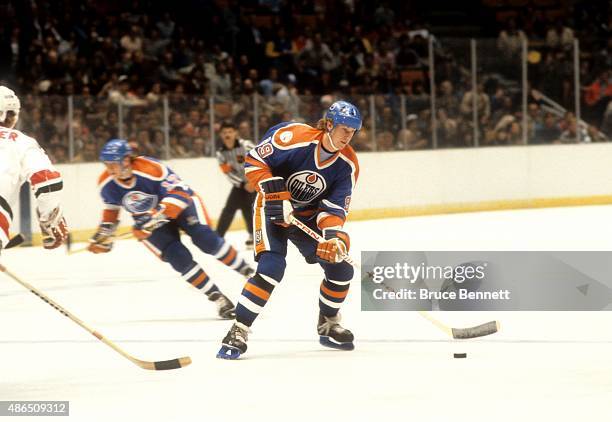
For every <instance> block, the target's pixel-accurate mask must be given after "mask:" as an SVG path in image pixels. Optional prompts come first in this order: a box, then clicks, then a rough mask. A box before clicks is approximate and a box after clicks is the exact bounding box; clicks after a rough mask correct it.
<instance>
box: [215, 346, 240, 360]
mask: <svg viewBox="0 0 612 422" xmlns="http://www.w3.org/2000/svg"><path fill="white" fill-rule="evenodd" d="M241 354H242V353H241V352H240V350H238V349H236V348H235V347H230V346H225V345H224V346H221V349H219V351H218V352H217V358H218V359H227V360H235V359H238V358H239V357H240V355H241Z"/></svg>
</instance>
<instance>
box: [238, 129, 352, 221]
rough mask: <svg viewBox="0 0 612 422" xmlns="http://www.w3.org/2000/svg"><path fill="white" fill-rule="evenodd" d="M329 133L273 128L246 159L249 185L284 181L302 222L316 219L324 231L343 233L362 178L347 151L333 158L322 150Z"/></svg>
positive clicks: (347, 149) (258, 188) (332, 155)
mask: <svg viewBox="0 0 612 422" xmlns="http://www.w3.org/2000/svg"><path fill="white" fill-rule="evenodd" d="M324 136H328V135H326V133H325V131H323V130H319V129H315V128H313V127H312V126H309V125H306V124H303V123H290V122H285V123H281V124H278V125H276V126H274V127H272V128H270V129H269V130H268V131H267V132H266V134H265V135H264V137H263V139H262V141H261V142H260V143H259V144H258V145H257V146H256V147H255V148H253V149H252V150H251V151H250V152H249V154H248V156H247V158H246V159H245V173H246V176H247V178H248V179H249V182H250V183H252V184H253V185H254V186H256V188H257V190H260V186H259V182H261V181H262V180H265V179H268V178H270V177H274V176H279V177H282V178H283V179H285V185H286V186H287V190H288V191H289V193H290V194H291V203H292V205H293V207H294V209H295V214H296V215H298V216H304V217H311V218H315V217H316V219H317V226H318V227H319V228H320V229H324V228H328V227H342V226H343V225H344V222H345V220H346V217H347V215H348V210H349V205H350V201H351V195H352V192H353V189H354V188H355V183H356V182H357V178H358V176H359V163H358V161H357V156H356V154H355V151H354V150H353V149H352V148H351V147H350V146H346V147H345V148H344V149H342V150H341V151H338V152H336V153H334V154H330V153H328V152H326V151H325V150H323V146H322V140H323V137H324Z"/></svg>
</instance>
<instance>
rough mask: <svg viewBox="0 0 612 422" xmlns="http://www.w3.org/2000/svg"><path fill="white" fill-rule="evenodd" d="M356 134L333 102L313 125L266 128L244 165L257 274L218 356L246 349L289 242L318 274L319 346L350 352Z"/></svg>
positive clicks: (344, 105)
mask: <svg viewBox="0 0 612 422" xmlns="http://www.w3.org/2000/svg"><path fill="white" fill-rule="evenodd" d="M359 129H361V114H360V113H359V110H358V109H357V107H355V106H354V105H352V104H350V103H348V102H346V101H336V102H335V103H333V104H332V105H331V107H330V108H329V109H328V110H327V112H326V114H325V117H324V118H323V119H321V120H320V121H319V122H318V123H317V127H316V128H314V127H312V126H309V125H306V124H302V123H291V122H285V123H281V124H279V125H276V126H274V127H272V128H270V129H269V130H268V131H267V132H266V134H265V135H264V138H263V140H262V141H261V142H260V143H259V144H258V145H257V146H256V147H255V148H253V149H252V150H251V151H250V152H249V154H248V156H247V158H246V160H245V172H246V176H247V178H248V180H249V183H251V184H252V185H253V186H256V189H257V197H256V199H255V206H254V215H253V221H254V229H255V259H256V261H257V263H258V265H257V272H256V273H255V275H254V276H252V277H251V278H249V280H248V281H247V283H246V284H245V286H244V289H243V290H242V295H241V296H240V299H239V300H238V305H237V306H236V322H235V323H234V325H233V326H232V327H231V329H230V330H229V332H228V333H227V335H226V336H225V338H224V339H223V341H222V346H221V349H220V350H219V352H218V354H217V357H219V358H223V359H236V358H238V357H239V356H240V355H241V354H243V353H245V352H246V350H247V344H246V342H247V335H248V332H249V328H250V327H251V325H252V324H253V322H254V321H255V318H257V316H258V315H259V313H260V312H261V311H262V309H263V307H264V306H265V304H266V303H267V302H268V299H269V298H270V295H271V294H272V291H273V290H274V288H275V287H276V286H278V284H279V283H280V282H281V280H282V279H283V276H284V274H285V267H286V261H285V257H286V255H287V242H288V241H291V242H292V243H293V244H294V245H295V246H296V247H297V248H298V249H299V251H300V253H301V254H302V255H303V256H304V258H305V260H306V262H308V263H310V264H314V263H318V264H319V265H320V266H321V268H322V269H323V272H324V275H325V277H324V279H323V281H322V282H321V285H320V290H319V319H318V323H317V332H318V334H319V336H320V339H319V340H320V342H321V344H322V345H324V346H328V347H332V348H337V349H342V350H352V349H353V348H354V345H353V334H352V333H351V332H350V331H349V330H347V329H346V328H344V327H342V326H341V325H340V315H339V310H340V307H341V306H342V303H343V302H344V300H345V298H346V296H347V294H348V290H349V285H350V282H351V279H352V278H353V267H352V266H351V265H349V264H347V263H346V262H344V261H343V260H342V258H341V257H342V256H343V255H344V254H346V253H347V251H348V250H349V247H350V240H349V235H348V233H347V232H346V231H344V230H343V225H344V222H345V220H346V216H347V214H348V209H349V204H350V199H351V194H352V191H353V188H354V187H355V183H356V181H357V177H358V175H359V164H358V163H357V157H356V155H355V152H354V151H353V149H352V148H351V147H350V146H349V142H350V141H351V139H352V137H353V135H354V134H355V133H356V132H357V131H358V130H359ZM291 215H293V216H295V217H296V218H298V219H299V220H300V221H302V222H303V223H305V224H306V225H308V227H310V228H311V229H313V230H316V231H317V232H319V233H321V234H322V236H323V237H324V238H325V242H322V243H317V242H316V241H315V240H313V239H312V238H311V237H310V236H308V235H306V234H305V233H304V232H302V231H301V230H300V229H299V228H297V227H295V226H293V225H290V217H291Z"/></svg>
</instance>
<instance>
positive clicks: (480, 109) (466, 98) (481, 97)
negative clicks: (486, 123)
mask: <svg viewBox="0 0 612 422" xmlns="http://www.w3.org/2000/svg"><path fill="white" fill-rule="evenodd" d="M476 89H477V91H476V111H477V115H478V118H479V119H483V118H484V119H488V118H489V117H490V115H491V103H490V101H489V96H488V95H487V94H486V93H485V91H484V85H483V84H482V83H479V84H478V85H477V88H476ZM473 106H474V92H473V91H472V90H470V91H466V92H465V94H464V95H463V99H462V100H461V105H460V107H459V109H460V111H461V114H462V115H463V118H464V119H472V112H473V109H474V108H473Z"/></svg>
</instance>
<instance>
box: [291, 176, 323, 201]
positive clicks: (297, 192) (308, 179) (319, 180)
mask: <svg viewBox="0 0 612 422" xmlns="http://www.w3.org/2000/svg"><path fill="white" fill-rule="evenodd" d="M326 187H327V183H326V182H325V179H324V178H323V177H322V176H321V175H320V174H319V173H316V172H314V171H311V170H305V171H300V172H298V173H294V174H292V175H291V176H289V179H288V180H287V190H288V191H289V192H290V193H291V199H293V200H294V201H295V202H298V203H300V204H308V203H310V202H311V201H312V200H313V199H314V198H316V197H317V196H319V195H320V194H321V192H323V191H324V190H325V188H326Z"/></svg>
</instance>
